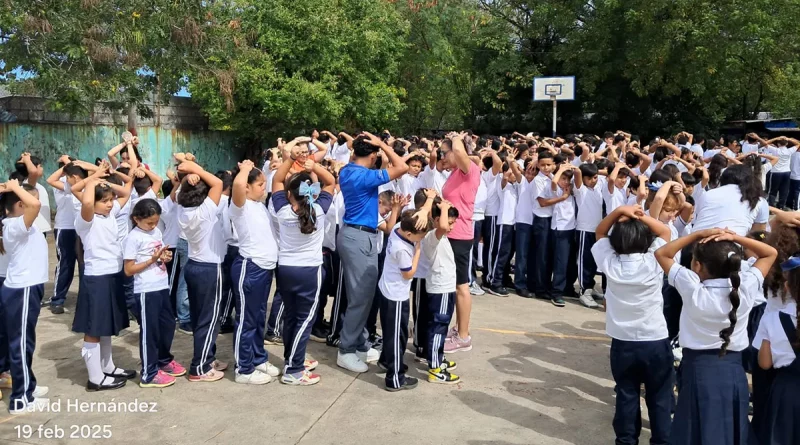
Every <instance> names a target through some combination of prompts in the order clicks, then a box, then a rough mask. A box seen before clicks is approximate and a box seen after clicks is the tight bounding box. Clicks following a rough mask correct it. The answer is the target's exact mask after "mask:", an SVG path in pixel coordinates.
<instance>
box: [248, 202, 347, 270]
mask: <svg viewBox="0 0 800 445" xmlns="http://www.w3.org/2000/svg"><path fill="white" fill-rule="evenodd" d="M332 201H333V196H331V194H330V193H328V192H321V193H320V194H319V198H317V200H316V202H314V205H313V208H314V212H315V215H316V230H314V232H312V233H309V234H304V233H302V232H300V221H298V219H297V214H296V213H294V210H292V205H291V204H290V203H289V198H288V197H287V196H286V191H280V192H275V193H273V194H272V204H273V205H274V206H275V212H276V215H277V217H278V224H279V225H280V229H279V230H278V248H279V250H278V263H279V264H280V265H281V266H295V267H309V266H319V265H321V264H322V240H323V238H324V237H325V213H326V212H327V211H328V209H329V208H330V206H331V202H332ZM261 230H263V229H261Z"/></svg>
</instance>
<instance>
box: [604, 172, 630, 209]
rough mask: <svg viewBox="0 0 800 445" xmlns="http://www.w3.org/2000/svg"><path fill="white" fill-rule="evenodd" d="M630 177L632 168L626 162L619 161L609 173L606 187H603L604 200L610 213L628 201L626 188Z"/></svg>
mask: <svg viewBox="0 0 800 445" xmlns="http://www.w3.org/2000/svg"><path fill="white" fill-rule="evenodd" d="M629 179H630V170H628V168H627V167H625V164H623V163H621V162H617V163H616V164H614V169H613V170H612V171H611V172H609V174H608V181H607V185H606V187H605V188H604V189H603V201H604V202H605V204H606V213H608V214H609V215H610V214H611V212H613V211H614V209H616V208H617V207H619V206H621V205H625V203H626V202H627V201H628V193H627V191H626V190H625V187H626V185H627V184H628V180H629Z"/></svg>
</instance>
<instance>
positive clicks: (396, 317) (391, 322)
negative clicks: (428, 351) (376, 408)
mask: <svg viewBox="0 0 800 445" xmlns="http://www.w3.org/2000/svg"><path fill="white" fill-rule="evenodd" d="M408 309H409V308H408V300H404V301H392V300H390V299H388V298H386V297H383V298H381V328H383V349H382V350H381V357H380V359H379V360H380V362H381V364H382V365H383V366H385V367H386V369H387V371H386V387H388V388H400V387H401V386H403V384H405V382H406V371H405V364H404V363H403V354H404V353H405V351H406V343H407V342H408Z"/></svg>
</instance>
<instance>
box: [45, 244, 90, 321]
mask: <svg viewBox="0 0 800 445" xmlns="http://www.w3.org/2000/svg"><path fill="white" fill-rule="evenodd" d="M54 232H55V236H56V257H57V258H58V262H57V263H56V271H55V277H54V281H55V286H53V298H52V299H50V304H52V305H53V306H63V305H64V302H65V301H66V300H67V292H68V291H69V287H70V286H71V285H72V278H73V277H74V275H75V262H76V261H78V254H77V242H78V235H77V234H76V232H75V229H55V230H54ZM78 276H79V277H82V276H83V262H80V263H78ZM79 283H80V281H79Z"/></svg>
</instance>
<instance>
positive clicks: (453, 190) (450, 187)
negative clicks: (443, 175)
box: [442, 162, 481, 240]
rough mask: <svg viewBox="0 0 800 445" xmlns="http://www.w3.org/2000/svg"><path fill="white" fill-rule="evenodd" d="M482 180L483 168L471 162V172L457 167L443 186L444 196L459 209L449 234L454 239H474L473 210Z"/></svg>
mask: <svg viewBox="0 0 800 445" xmlns="http://www.w3.org/2000/svg"><path fill="white" fill-rule="evenodd" d="M480 182H481V169H480V168H479V167H478V166H477V165H475V164H474V163H472V162H470V163H469V173H464V172H462V171H461V169H459V168H456V169H455V170H453V173H452V174H450V177H449V178H447V182H445V183H444V187H443V188H442V197H443V198H444V199H446V200H448V201H450V202H451V203H452V204H453V207H455V208H456V209H457V210H458V219H456V223H455V224H454V225H453V230H451V231H450V234H449V235H447V237H448V238H450V239H454V240H472V239H473V224H472V212H473V211H474V210H475V195H477V194H478V186H479V185H480Z"/></svg>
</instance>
